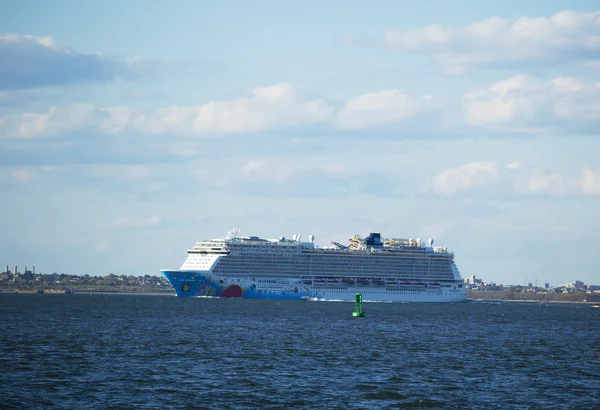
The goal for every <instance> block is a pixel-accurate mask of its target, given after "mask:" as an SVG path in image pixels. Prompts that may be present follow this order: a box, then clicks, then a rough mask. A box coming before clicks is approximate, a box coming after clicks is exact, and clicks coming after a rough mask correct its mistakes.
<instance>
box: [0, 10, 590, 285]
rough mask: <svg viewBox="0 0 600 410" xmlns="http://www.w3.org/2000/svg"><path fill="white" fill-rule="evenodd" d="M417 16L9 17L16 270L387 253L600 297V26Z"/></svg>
mask: <svg viewBox="0 0 600 410" xmlns="http://www.w3.org/2000/svg"><path fill="white" fill-rule="evenodd" d="M416 3H417V2H402V1H370V2H364V1H363V2H359V1H327V2H319V1H302V2H294V1H286V2H283V1H253V2H247V1H219V2H211V1H169V2H167V1H127V2H121V1H119V2H117V1H111V0H108V1H103V2H98V1H91V0H85V1H54V2H42V1H39V0H38V1H26V0H22V1H4V2H3V3H2V5H0V193H1V197H2V205H0V213H1V215H2V217H1V218H0V228H1V229H2V232H3V235H2V239H1V243H0V249H1V250H0V262H1V263H2V264H3V265H5V264H8V265H10V266H13V265H15V264H16V265H19V266H21V267H22V266H24V265H28V266H32V265H35V266H36V269H37V271H41V272H44V273H51V272H55V271H56V272H65V273H74V274H83V273H89V274H94V275H105V274H108V273H111V272H112V273H125V274H134V275H140V274H146V273H150V274H158V271H159V269H160V268H173V267H175V268H176V267H179V266H180V265H181V263H182V262H183V260H184V259H185V250H186V249H187V248H188V247H189V246H190V245H191V244H192V243H193V241H194V240H196V239H203V238H207V237H219V236H223V235H225V234H226V232H227V230H229V229H230V228H231V227H237V228H239V229H240V230H241V232H242V233H243V234H246V235H259V236H263V237H279V236H282V235H283V236H290V237H291V236H292V235H293V234H297V233H301V234H303V236H304V237H308V235H309V234H314V235H315V236H316V242H317V243H318V244H321V245H327V244H329V243H330V241H332V240H335V241H339V242H347V240H348V239H349V238H350V237H351V235H352V234H354V233H360V234H362V235H367V234H368V233H369V232H381V233H382V234H383V235H384V236H393V237H414V238H417V237H420V238H424V239H425V238H430V237H433V238H434V239H435V241H436V243H437V244H440V245H443V246H447V247H448V248H449V249H450V250H453V251H454V252H455V253H456V261H457V263H458V266H459V269H460V270H461V273H462V274H463V276H464V277H468V276H470V275H476V276H477V277H480V278H483V279H484V280H487V281H494V282H497V283H504V284H508V283H511V284H520V283H521V284H522V283H524V282H525V281H526V282H534V281H536V280H537V282H538V284H543V283H545V282H549V283H551V284H552V285H558V284H561V283H567V282H574V281H575V280H583V281H585V282H586V283H596V284H600V274H599V270H598V269H599V265H598V262H597V261H596V259H595V258H594V255H595V251H596V249H600V217H599V216H598V214H597V209H599V208H600V206H599V205H600V154H598V153H599V152H600V128H599V126H600V9H599V8H598V5H597V3H596V2H592V1H569V2H567V1H546V2H538V1H529V2H528V1H518V2H517V1H505V2H502V4H501V5H492V4H491V3H489V2H475V1H472V2H471V1H462V2H461V1H455V2H447V1H429V2H422V3H420V4H416Z"/></svg>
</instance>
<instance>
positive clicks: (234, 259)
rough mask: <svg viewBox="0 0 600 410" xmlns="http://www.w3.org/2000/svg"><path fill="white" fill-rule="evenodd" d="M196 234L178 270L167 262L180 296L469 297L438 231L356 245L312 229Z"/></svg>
mask: <svg viewBox="0 0 600 410" xmlns="http://www.w3.org/2000/svg"><path fill="white" fill-rule="evenodd" d="M301 238H302V237H301V235H293V237H292V238H291V239H286V238H285V237H280V238H278V239H263V238H259V237H257V236H246V237H240V236H239V231H238V230H236V229H234V230H232V231H230V232H229V233H228V234H227V236H226V237H225V238H222V239H210V240H202V241H197V242H196V243H195V244H194V246H193V247H192V248H191V249H189V250H188V257H187V259H186V260H185V262H184V263H183V265H182V266H181V268H180V269H178V270H166V269H164V270H161V273H162V274H163V275H164V276H165V278H166V279H167V280H168V281H169V283H171V285H172V286H173V288H174V289H175V292H176V294H177V296H217V297H244V298H263V299H313V300H348V301H352V300H354V298H355V295H356V293H362V294H363V300H364V301H389V302H463V301H466V289H465V287H464V285H463V280H462V279H461V275H460V272H459V271H458V268H457V267H456V264H455V263H454V254H453V253H452V252H449V251H448V250H447V249H446V248H443V247H434V246H433V239H429V240H428V241H427V243H423V242H422V241H421V240H420V239H416V240H414V239H412V238H410V239H400V238H382V237H381V235H380V234H379V233H371V234H370V235H368V236H367V237H366V238H364V239H363V238H362V237H360V236H359V235H354V236H353V237H352V238H351V239H350V245H349V246H345V245H342V244H341V243H339V242H332V246H325V247H318V246H316V245H315V243H314V236H313V235H310V236H309V241H308V242H303V241H302V240H301Z"/></svg>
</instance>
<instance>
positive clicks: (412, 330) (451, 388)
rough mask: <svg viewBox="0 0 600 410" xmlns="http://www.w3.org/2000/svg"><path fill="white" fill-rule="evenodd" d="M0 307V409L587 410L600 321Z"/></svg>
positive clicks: (342, 310) (479, 308)
mask: <svg viewBox="0 0 600 410" xmlns="http://www.w3.org/2000/svg"><path fill="white" fill-rule="evenodd" d="M353 309H354V305H353V304H352V303H334V302H308V301H300V302H292V301H289V302H287V301H261V300H240V299H190V298H176V297H173V296H150V295H145V296H144V295H101V294H95V295H89V294H74V295H48V294H45V295H21V294H0V370H1V371H0V408H3V409H4V408H8V409H10V408H23V409H38V408H39V409H54V408H64V409H81V408H85V409H108V408H110V409H128V408H157V409H158V408H160V409H163V408H207V409H229V408H231V409H238V408H260V409H270V408H281V409H284V408H286V409H287V408H313V409H353V408H361V409H382V408H449V409H452V408H455V409H478V408H482V409H488V408H489V409H494V408H498V409H511V408H519V409H521V408H522V409H552V408H556V409H571V408H572V409H597V408H600V309H590V308H589V306H588V305H578V304H538V303H478V302H470V303H463V304H389V303H373V304H370V303H365V304H364V309H365V312H366V315H367V316H366V317H365V318H353V317H352V316H351V312H352V311H353Z"/></svg>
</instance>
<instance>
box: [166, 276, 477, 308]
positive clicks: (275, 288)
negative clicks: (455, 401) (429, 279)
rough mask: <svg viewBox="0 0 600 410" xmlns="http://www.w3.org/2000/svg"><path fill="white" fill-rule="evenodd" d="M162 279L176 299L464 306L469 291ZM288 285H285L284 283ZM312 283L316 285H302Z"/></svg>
mask: <svg viewBox="0 0 600 410" xmlns="http://www.w3.org/2000/svg"><path fill="white" fill-rule="evenodd" d="M161 273H162V275H163V276H164V277H165V278H166V279H167V280H168V281H169V283H170V284H171V285H172V286H173V289H175V292H176V294H177V296H184V297H185V296H188V297H189V296H191V297H224V298H236V297H239V298H246V299H279V300H302V299H303V300H315V301H318V300H329V301H338V300H339V301H354V300H355V295H356V294H357V293H361V294H362V295H363V301H365V302H465V301H466V300H467V296H466V289H465V287H464V286H463V284H462V283H458V282H448V283H439V284H435V285H433V284H413V283H405V284H400V283H399V282H398V281H394V282H396V283H394V284H382V285H380V284H369V285H361V284H356V283H355V284H352V285H349V284H344V283H343V279H341V280H340V281H339V283H332V284H329V283H327V284H320V283H314V281H313V280H300V279H293V278H290V279H280V280H279V282H280V283H277V282H278V280H274V279H273V278H271V277H262V278H261V277H254V278H251V277H230V278H223V277H219V276H215V275H213V274H211V273H210V272H207V271H190V270H162V271H161ZM284 282H285V283H284ZM303 282H313V283H310V284H308V283H303Z"/></svg>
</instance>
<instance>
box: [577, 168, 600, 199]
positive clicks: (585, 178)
mask: <svg viewBox="0 0 600 410" xmlns="http://www.w3.org/2000/svg"><path fill="white" fill-rule="evenodd" d="M581 190H582V191H583V193H584V194H586V195H599V194H600V171H597V172H594V171H592V170H591V169H589V168H584V169H583V172H582V176H581Z"/></svg>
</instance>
